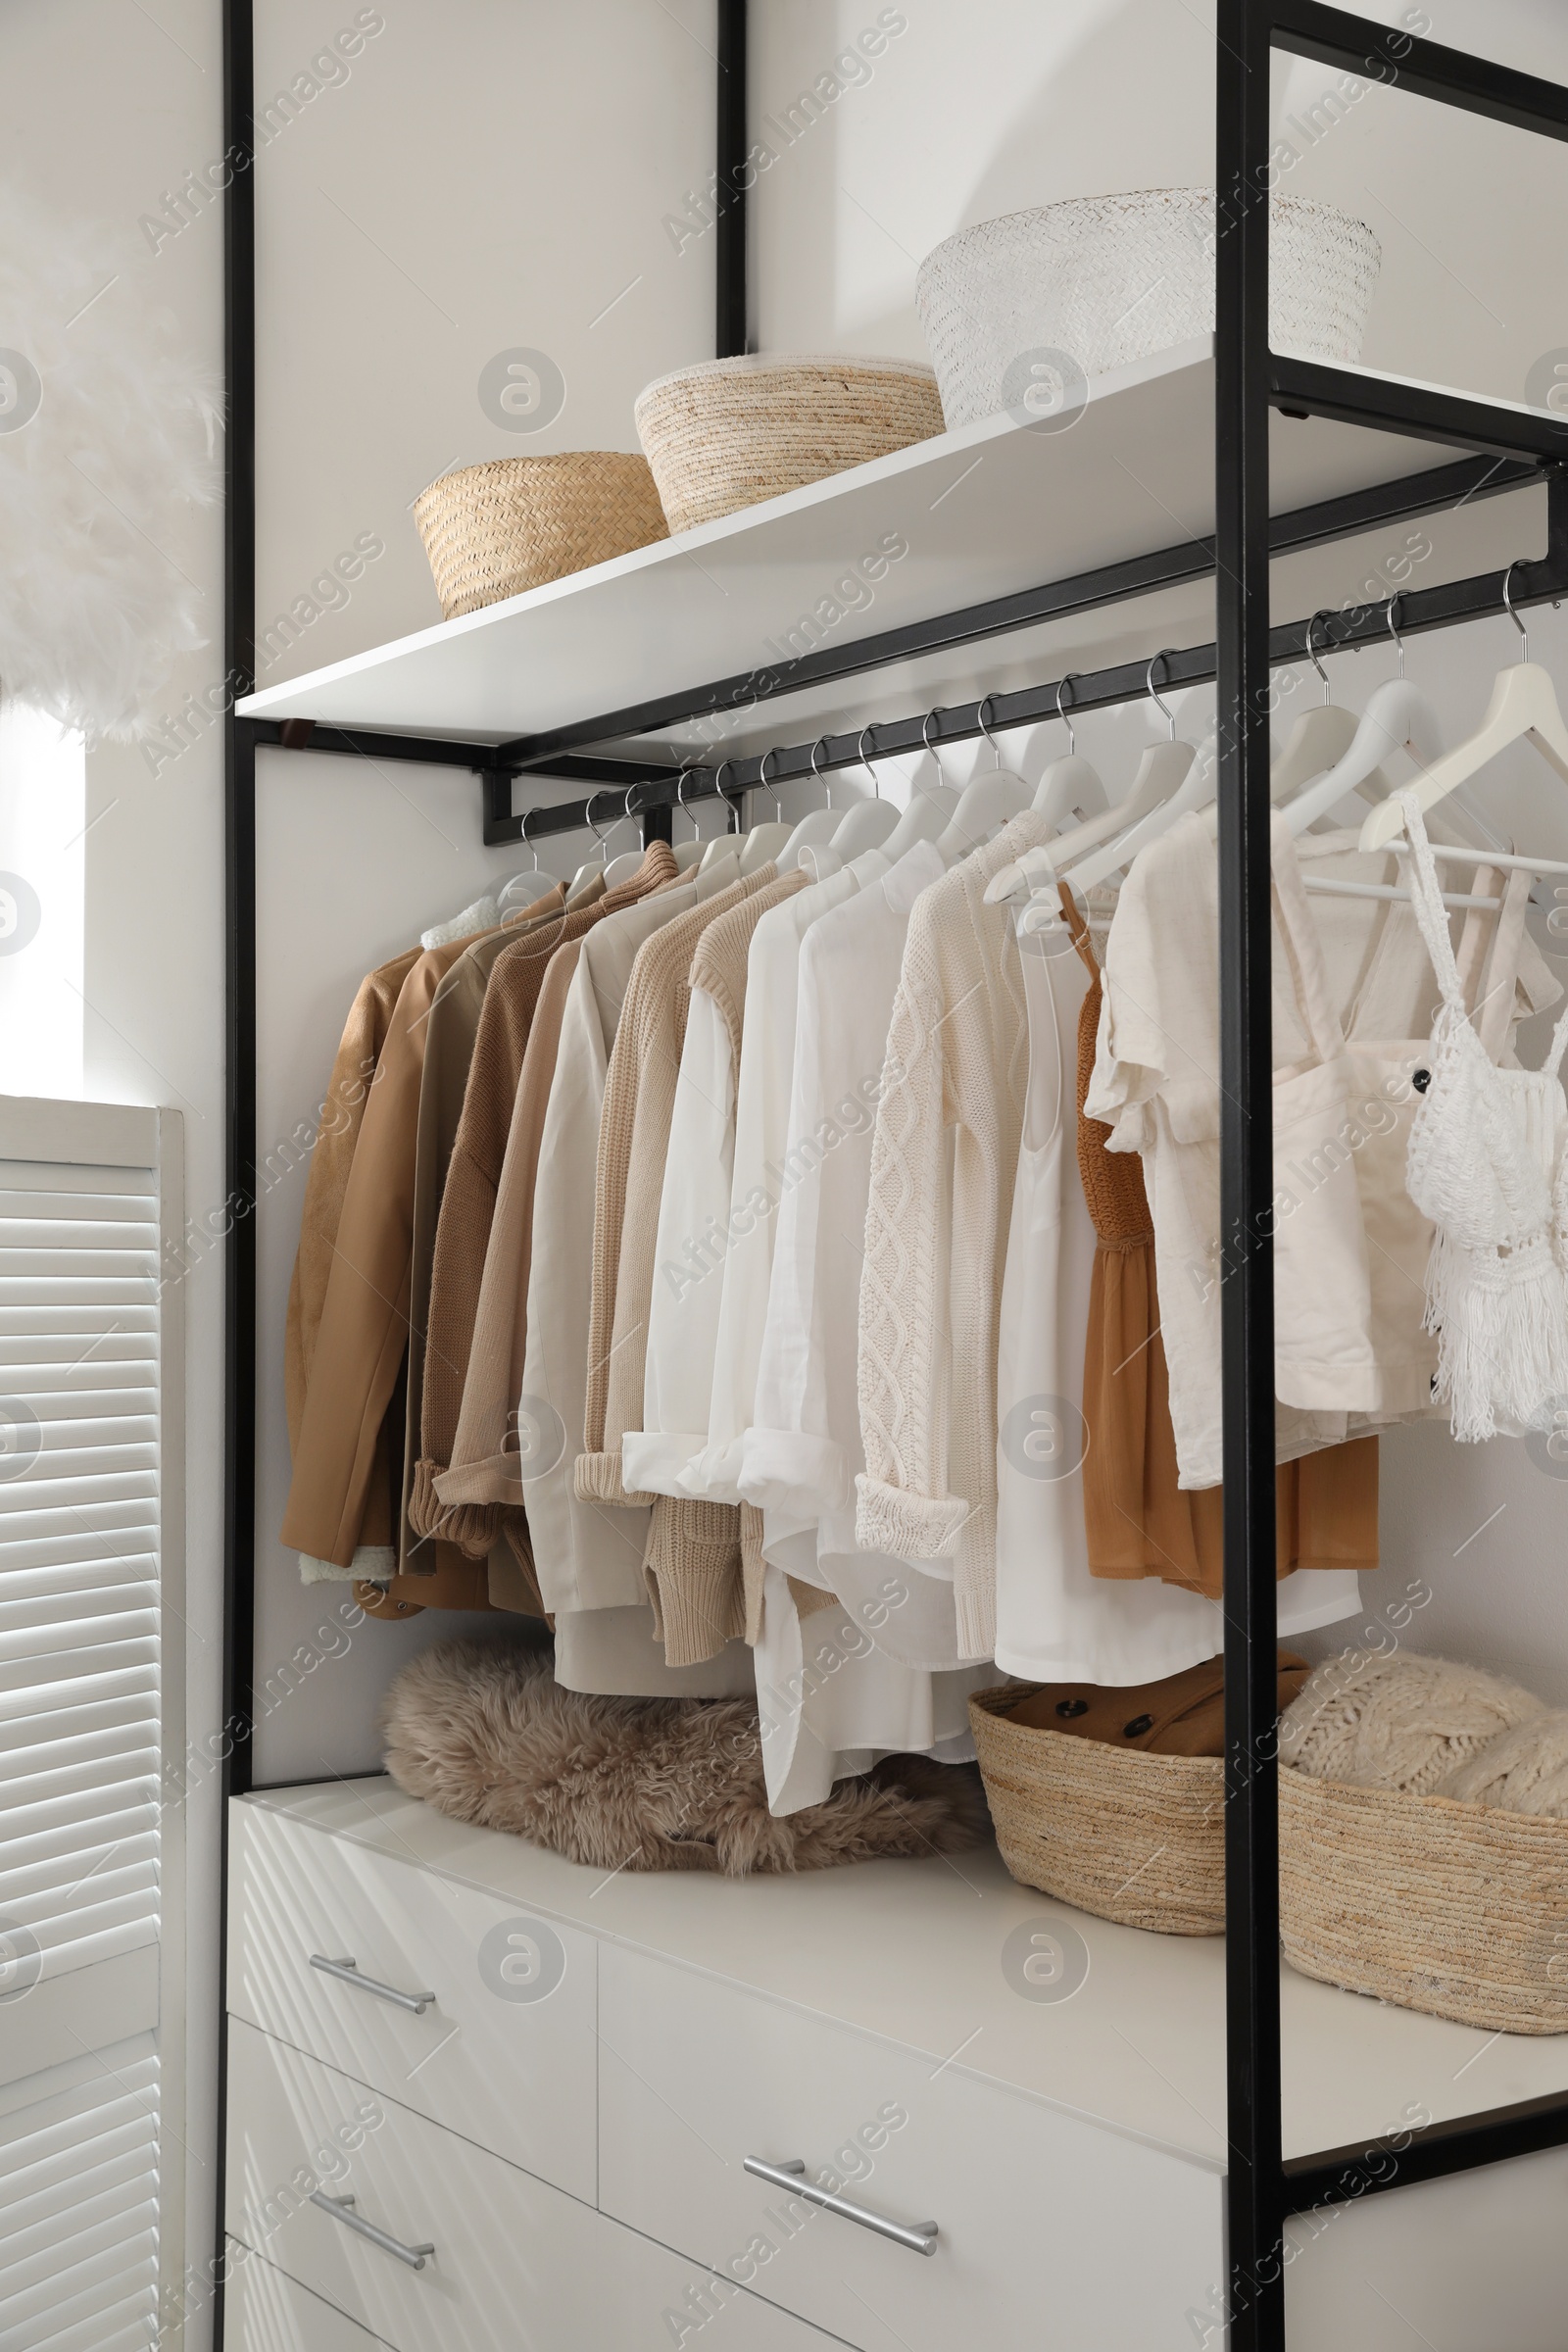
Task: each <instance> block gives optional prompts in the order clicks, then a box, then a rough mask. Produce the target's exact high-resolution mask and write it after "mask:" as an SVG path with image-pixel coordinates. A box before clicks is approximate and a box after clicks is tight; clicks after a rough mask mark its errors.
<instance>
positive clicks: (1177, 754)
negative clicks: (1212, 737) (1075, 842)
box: [1052, 648, 1218, 897]
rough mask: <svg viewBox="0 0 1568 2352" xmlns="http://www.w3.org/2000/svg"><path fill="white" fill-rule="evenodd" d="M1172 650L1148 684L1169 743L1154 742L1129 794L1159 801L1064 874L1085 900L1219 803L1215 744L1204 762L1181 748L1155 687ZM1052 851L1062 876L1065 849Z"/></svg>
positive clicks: (1172, 717) (1206, 747)
mask: <svg viewBox="0 0 1568 2352" xmlns="http://www.w3.org/2000/svg"><path fill="white" fill-rule="evenodd" d="M1168 650H1169V649H1168V648H1164V649H1162V650H1161V651H1160V652H1159V653H1157V654H1156V655H1155V656H1154V659H1153V661H1152V662H1150V664H1149V673H1148V677H1147V679H1146V681H1145V683H1146V684H1147V686H1148V688H1149V695H1150V700H1151V701H1152V703H1154V704H1155V706H1156V707H1157V709H1158V710H1159V711H1160V713H1161V715H1162V716H1163V718H1164V721H1165V725H1166V727H1167V729H1168V730H1169V731H1168V733H1167V735H1166V739H1165V741H1164V742H1163V743H1152V744H1151V745H1150V746H1149V748H1148V750H1147V751H1146V752H1145V754H1144V756H1143V759H1142V760H1141V761H1140V762H1139V768H1138V773H1137V775H1136V776H1135V777H1134V778H1133V788H1132V791H1131V793H1129V795H1128V799H1129V800H1130V801H1137V800H1139V799H1141V798H1147V797H1149V796H1151V795H1157V798H1156V799H1155V800H1154V805H1153V806H1152V808H1151V809H1149V811H1148V813H1147V815H1144V816H1141V817H1140V818H1139V819H1138V821H1137V822H1136V823H1135V824H1133V825H1132V826H1131V827H1130V828H1129V830H1128V831H1126V832H1125V833H1118V834H1117V836H1116V837H1115V839H1114V840H1112V841H1109V842H1107V843H1105V844H1104V846H1103V848H1100V849H1096V850H1091V851H1090V853H1089V855H1088V857H1087V858H1080V859H1079V860H1078V861H1077V862H1076V863H1075V864H1074V865H1073V866H1072V868H1071V870H1070V872H1067V873H1066V874H1064V876H1063V879H1064V880H1066V881H1068V882H1070V883H1071V885H1072V887H1073V889H1074V890H1075V891H1076V892H1077V893H1078V894H1079V896H1080V897H1082V896H1083V894H1084V893H1085V892H1086V891H1089V890H1092V889H1093V888H1094V887H1095V884H1096V883H1097V882H1104V881H1107V880H1108V879H1109V877H1110V876H1111V875H1112V874H1114V873H1116V872H1117V871H1118V870H1119V869H1120V868H1121V867H1122V866H1124V865H1127V864H1129V863H1130V862H1131V861H1132V859H1133V858H1136V857H1137V855H1138V853H1139V851H1140V850H1141V849H1143V848H1144V846H1145V844H1146V843H1148V842H1151V841H1157V840H1158V839H1159V837H1160V835H1161V834H1162V833H1168V832H1169V831H1170V828H1171V826H1172V825H1173V824H1175V822H1176V820H1177V818H1178V817H1182V816H1186V815H1187V814H1188V813H1189V812H1190V811H1191V810H1193V809H1206V808H1207V807H1208V805H1209V803H1210V802H1211V801H1212V800H1213V798H1214V791H1215V786H1216V783H1217V781H1218V761H1217V760H1215V758H1214V751H1213V744H1212V741H1210V742H1208V743H1205V744H1204V746H1203V756H1202V758H1200V757H1199V755H1198V754H1197V752H1196V751H1195V750H1194V748H1193V746H1192V745H1191V744H1190V743H1178V742H1177V740H1176V713H1175V712H1174V711H1172V710H1171V708H1170V706H1169V704H1168V703H1166V702H1165V701H1164V700H1163V698H1162V697H1161V696H1160V694H1159V692H1158V690H1157V688H1156V687H1155V685H1154V663H1155V662H1163V661H1164V660H1165V659H1166V654H1167V652H1168ZM1052 847H1053V848H1054V850H1055V851H1056V852H1057V858H1056V867H1057V871H1058V872H1059V871H1060V870H1061V852H1062V845H1061V843H1060V842H1059V841H1058V842H1054V843H1053V844H1052Z"/></svg>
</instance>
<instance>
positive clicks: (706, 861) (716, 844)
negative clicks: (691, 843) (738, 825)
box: [686, 768, 736, 874]
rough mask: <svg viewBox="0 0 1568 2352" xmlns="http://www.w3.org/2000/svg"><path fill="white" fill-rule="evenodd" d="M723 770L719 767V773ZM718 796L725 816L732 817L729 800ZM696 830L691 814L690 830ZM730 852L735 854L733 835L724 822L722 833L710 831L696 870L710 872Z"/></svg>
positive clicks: (688, 813)
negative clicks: (722, 803)
mask: <svg viewBox="0 0 1568 2352" xmlns="http://www.w3.org/2000/svg"><path fill="white" fill-rule="evenodd" d="M723 772H724V771H723V769H722V768H720V770H719V774H720V775H722V774H723ZM718 797H719V799H720V800H721V801H724V809H725V814H726V817H733V815H734V810H733V809H731V807H730V804H729V802H728V801H725V800H724V795H723V794H722V793H720V794H719V796H718ZM686 813H687V815H688V816H691V810H690V809H687V811H686ZM696 830H697V819H696V817H695V816H693V817H692V831H693V832H694V833H695V832H696ZM732 854H736V851H735V836H734V834H733V833H732V832H731V831H730V829H729V824H728V823H727V822H726V824H725V826H724V830H723V832H722V833H711V834H710V835H709V837H708V839H707V841H705V842H704V844H703V854H702V856H701V858H699V859H698V860H697V871H698V872H699V873H700V874H709V873H711V872H712V870H713V868H714V866H715V865H717V863H718V861H719V859H720V858H728V857H730V856H731V855H732Z"/></svg>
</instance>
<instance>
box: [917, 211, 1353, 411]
mask: <svg viewBox="0 0 1568 2352" xmlns="http://www.w3.org/2000/svg"><path fill="white" fill-rule="evenodd" d="M1268 261H1269V340H1270V342H1271V343H1272V344H1273V346H1274V348H1275V349H1276V350H1289V351H1301V352H1309V353H1311V354H1312V355H1313V357H1315V358H1317V359H1323V360H1343V361H1353V360H1356V359H1358V358H1359V357H1360V352H1361V331H1362V328H1363V326H1364V325H1365V322H1366V313H1367V305H1368V304H1369V303H1370V301H1371V299H1372V288H1373V285H1374V283H1375V282H1376V278H1377V273H1378V269H1379V266H1380V264H1381V261H1382V249H1381V247H1380V246H1379V244H1378V241H1377V239H1376V237H1375V236H1374V235H1373V234H1372V231H1371V230H1370V229H1369V228H1368V227H1367V226H1366V224H1365V222H1364V221H1355V220H1352V219H1351V218H1350V216H1349V215H1348V213H1342V212H1339V211H1337V210H1336V209H1335V208H1334V207H1333V206H1332V205H1327V204H1313V203H1309V202H1308V201H1306V200H1305V199H1304V198H1302V197H1299V196H1278V197H1276V198H1275V199H1274V202H1273V205H1272V207H1271V209H1270V218H1269V254H1268ZM915 305H916V308H917V309H918V311H919V314H920V324H921V326H922V327H923V328H924V330H925V339H926V346H927V349H928V350H929V351H930V354H931V357H932V359H933V360H934V361H935V363H936V371H937V381H938V383H939V384H940V385H941V387H942V405H943V408H944V410H945V411H946V412H947V419H948V423H949V425H950V427H953V428H956V427H957V426H959V425H962V424H973V423H974V422H975V420H976V419H977V418H978V417H994V416H995V415H996V414H997V412H998V411H999V410H1000V409H1006V408H1027V409H1030V410H1031V412H1033V411H1034V409H1035V404H1036V402H1037V401H1043V402H1048V403H1049V404H1050V406H1051V407H1053V408H1054V409H1055V410H1056V412H1057V413H1060V414H1064V415H1065V416H1066V417H1068V419H1069V420H1070V418H1071V416H1072V415H1073V414H1074V413H1075V412H1076V410H1077V409H1078V408H1079V407H1081V405H1082V401H1083V398H1084V395H1085V390H1086V387H1087V383H1088V379H1089V378H1090V377H1091V376H1096V375H1104V374H1106V373H1108V371H1109V370H1110V369H1111V368H1125V367H1128V366H1130V365H1131V363H1132V362H1133V361H1134V360H1141V359H1146V358H1148V356H1149V355H1150V353H1152V352H1156V351H1168V350H1169V349H1170V347H1171V345H1172V344H1173V343H1185V342H1186V341H1187V340H1188V339H1189V337H1191V336H1193V335H1206V334H1210V333H1212V331H1213V326H1214V192H1213V190H1212V189H1211V188H1146V189H1141V190H1139V191H1138V192H1136V193H1134V194H1130V195H1125V196H1085V197H1075V198H1073V199H1072V200H1071V201H1070V202H1068V203H1065V204H1049V205H1045V206H1043V207H1042V208H1041V209H1039V210H1038V211H1035V212H1029V213H1009V214H1007V215H1006V216H1005V218H1004V219H1002V220H1000V221H980V222H979V223H978V225H977V226H976V227H974V228H965V229H960V231H959V232H958V234H957V235H956V237H949V238H948V239H947V240H946V242H945V243H943V244H941V245H938V246H937V247H936V249H935V250H934V251H933V252H931V253H928V254H927V255H926V257H925V260H924V261H923V262H922V263H921V264H920V269H919V274H918V276H917V277H916V279H915ZM1039 413H1040V414H1042V415H1044V414H1047V413H1049V410H1048V409H1047V408H1042V409H1041V410H1040V411H1039Z"/></svg>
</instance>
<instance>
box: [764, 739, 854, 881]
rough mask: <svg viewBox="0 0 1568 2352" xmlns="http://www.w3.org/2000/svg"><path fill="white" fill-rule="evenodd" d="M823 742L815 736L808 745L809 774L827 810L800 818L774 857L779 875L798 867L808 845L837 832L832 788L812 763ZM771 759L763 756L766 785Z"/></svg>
mask: <svg viewBox="0 0 1568 2352" xmlns="http://www.w3.org/2000/svg"><path fill="white" fill-rule="evenodd" d="M824 740H825V739H824V738H823V737H822V736H818V737H817V739H816V741H815V743H813V744H812V746H811V773H812V775H813V776H817V777H819V778H820V780H821V785H822V790H823V791H824V792H825V793H826V794H827V807H826V808H825V809H812V810H811V811H810V813H809V815H807V816H803V817H802V819H801V821H800V823H799V824H798V825H797V826H796V828H795V830H794V832H793V833H792V834H791V835H790V837H789V839H788V841H787V842H786V843H785V844H784V847H783V848H782V849H781V850H780V852H779V854H778V870H779V872H780V873H781V874H787V873H788V872H789V870H790V868H791V867H792V866H796V865H799V863H800V861H801V852H802V850H804V849H805V847H806V845H807V843H808V842H829V841H831V840H832V838H833V836H834V834H835V833H836V832H837V831H838V829H839V812H838V810H837V809H835V808H834V806H833V787H832V785H831V784H830V783H829V782H828V780H827V778H826V776H824V775H822V771H821V769H820V768H819V767H818V766H817V764H816V755H817V753H818V752H819V751H820V750H821V749H822V744H823V741H824ZM772 757H773V755H772V753H771V752H768V753H766V754H764V756H763V760H762V781H763V783H764V784H765V783H766V782H767V762H768V760H771V759H772Z"/></svg>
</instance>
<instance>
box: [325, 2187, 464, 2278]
mask: <svg viewBox="0 0 1568 2352" xmlns="http://www.w3.org/2000/svg"><path fill="white" fill-rule="evenodd" d="M311 2203H312V2204H313V2205H319V2207H320V2209H321V2211H322V2212H323V2213H329V2214H330V2215H331V2216H332V2219H333V2221H334V2222H341V2223H342V2225H343V2227H344V2229H352V2230H353V2231H354V2234H355V2235H356V2237H368V2239H369V2241H370V2243H371V2245H372V2246H379V2247H380V2248H381V2251H382V2252H383V2253H384V2254H395V2255H396V2256H397V2258H398V2260H399V2262H406V2263H407V2264H408V2266H409V2268H410V2270H411V2271H422V2270H423V2268H424V2259H425V2256H426V2255H427V2254H433V2253H434V2252H435V2248H434V2246H430V2245H424V2246H406V2245H405V2244H404V2243H403V2240H402V2238H401V2237H390V2236H388V2234H387V2232H386V2231H385V2230H384V2229H377V2228H376V2226H375V2224H374V2223H373V2222H365V2221H362V2220H361V2219H360V2217H359V2215H358V2214H357V2213H351V2212H350V2210H349V2208H350V2207H351V2206H352V2204H353V2203H354V2199H353V2198H352V2197H329V2196H328V2195H327V2193H326V2191H325V2189H324V2188H313V2189H312V2191H311Z"/></svg>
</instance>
